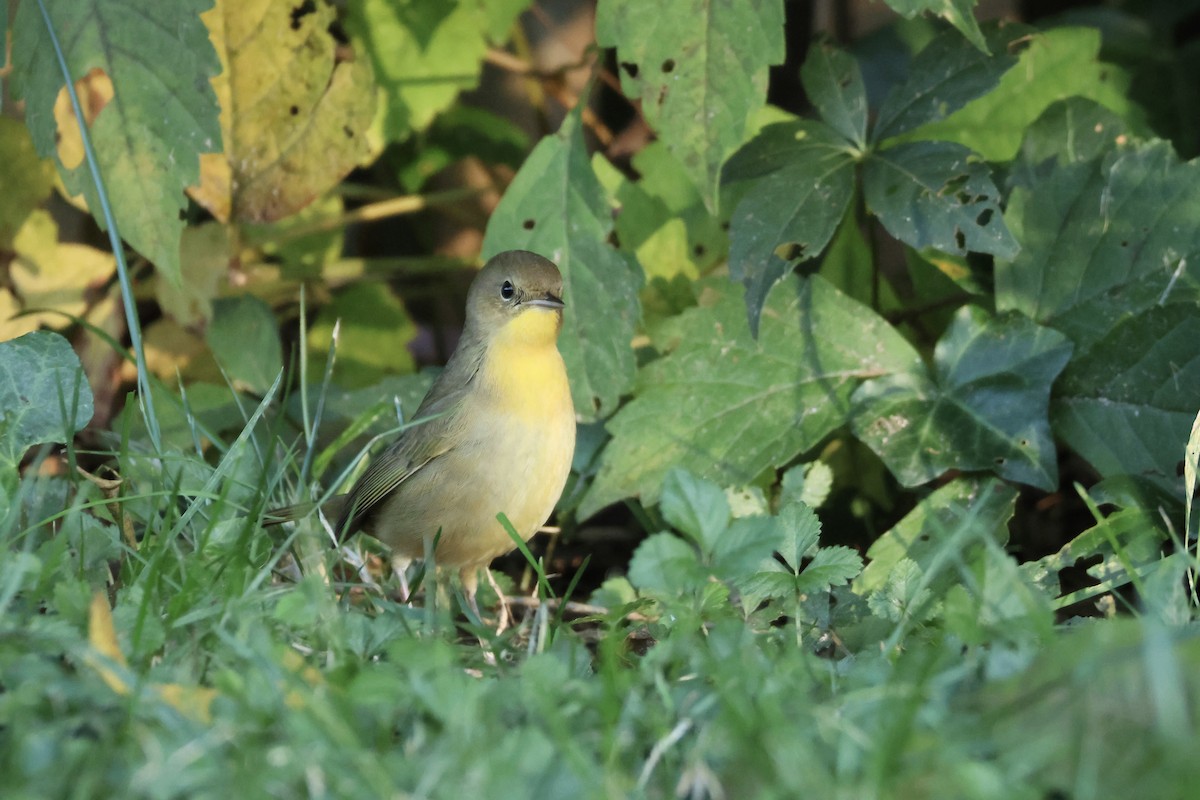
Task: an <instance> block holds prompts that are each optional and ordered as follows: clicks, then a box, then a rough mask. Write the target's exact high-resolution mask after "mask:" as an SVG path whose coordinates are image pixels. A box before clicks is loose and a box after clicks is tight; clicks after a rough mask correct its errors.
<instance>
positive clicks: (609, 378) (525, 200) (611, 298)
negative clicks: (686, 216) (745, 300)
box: [483, 106, 642, 420]
mask: <svg viewBox="0 0 1200 800" xmlns="http://www.w3.org/2000/svg"><path fill="white" fill-rule="evenodd" d="M581 110H582V106H577V107H576V109H575V111H573V112H572V113H571V114H569V115H568V116H567V118H566V119H565V120H563V124H562V127H561V128H559V131H558V133H557V134H556V135H554V136H548V137H546V138H545V139H543V140H542V141H541V142H540V143H539V144H538V146H537V147H535V148H534V149H533V152H532V153H530V154H529V158H527V159H526V160H525V164H524V165H523V166H522V167H521V170H520V172H518V173H517V177H516V178H514V179H513V182H512V184H511V185H510V186H509V187H508V191H507V192H506V193H505V195H504V199H503V200H501V201H500V205H498V206H497V207H496V211H495V212H494V213H493V214H492V218H491V220H490V221H489V222H488V229H487V235H486V236H485V237H484V241H483V254H484V256H485V257H491V256H493V255H495V254H496V253H499V252H501V251H504V250H532V251H533V252H535V253H539V254H541V255H543V256H545V257H546V258H549V259H550V260H551V261H553V262H555V263H556V264H558V267H559V269H560V270H562V273H563V295H564V297H563V299H564V300H565V301H566V303H567V310H566V313H565V314H564V315H563V330H562V334H561V336H559V340H558V345H559V349H560V350H561V351H562V354H563V359H564V360H565V361H566V362H567V373H568V374H569V375H570V378H571V395H572V397H573V398H574V400H575V410H576V412H577V413H578V414H579V415H580V416H581V417H582V418H584V419H585V420H593V419H597V418H600V417H604V416H607V415H608V414H611V413H612V411H613V409H614V408H616V405H617V401H618V400H619V399H620V397H621V395H622V394H624V393H625V392H626V391H628V389H629V386H630V384H631V383H632V382H633V368H634V358H633V348H631V347H630V346H629V342H630V340H631V339H632V338H633V331H634V326H635V325H636V324H637V321H638V318H639V317H640V310H639V306H638V296H637V292H638V289H639V288H640V287H641V285H642V276H641V271H640V270H639V269H638V267H637V264H636V263H634V262H632V259H627V258H625V257H624V256H623V255H622V254H620V253H618V252H617V251H616V250H613V249H612V247H610V246H609V245H608V243H607V240H608V237H609V235H610V234H611V233H612V226H613V222H612V213H611V211H610V210H609V207H608V203H607V201H606V200H605V198H604V190H603V189H602V188H601V186H600V182H599V181H598V180H597V179H596V174H595V173H594V172H593V171H592V166H591V161H590V160H589V158H588V154H587V148H586V147H585V146H584V143H583V132H582V130H581V127H580V113H581Z"/></svg>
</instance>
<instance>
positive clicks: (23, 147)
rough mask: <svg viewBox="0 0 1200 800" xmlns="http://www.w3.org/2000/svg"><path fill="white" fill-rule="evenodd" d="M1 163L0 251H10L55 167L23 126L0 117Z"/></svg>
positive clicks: (51, 180)
mask: <svg viewBox="0 0 1200 800" xmlns="http://www.w3.org/2000/svg"><path fill="white" fill-rule="evenodd" d="M0 41H4V40H3V39H0ZM0 164H3V165H4V187H5V189H4V191H3V192H0V248H2V249H5V250H9V249H12V243H13V237H14V236H15V235H16V233H17V231H18V230H19V229H20V228H21V226H22V225H23V224H24V223H25V220H26V219H27V218H28V217H29V215H30V213H31V212H32V211H33V210H34V209H35V208H36V207H37V206H38V205H39V204H40V203H41V202H42V201H43V200H45V199H46V197H47V196H48V195H49V194H50V190H51V189H53V188H54V166H53V165H52V164H51V163H50V162H49V161H45V160H43V159H41V158H39V157H38V154H37V150H35V149H34V146H33V140H32V139H31V138H30V137H29V128H28V127H26V125H25V123H23V122H21V121H20V120H19V119H12V118H11V117H0Z"/></svg>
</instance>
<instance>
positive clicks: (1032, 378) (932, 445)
mask: <svg viewBox="0 0 1200 800" xmlns="http://www.w3.org/2000/svg"><path fill="white" fill-rule="evenodd" d="M1070 356H1071V343H1070V341H1068V340H1067V338H1066V337H1065V336H1063V335H1062V334H1060V333H1059V332H1058V331H1055V330H1052V329H1050V328H1043V327H1040V326H1038V325H1036V324H1035V323H1033V322H1031V321H1030V320H1028V319H1026V318H1024V317H1021V316H1017V315H1010V316H1008V317H1004V318H996V319H991V318H989V317H988V315H987V313H986V312H985V311H983V310H981V309H979V308H976V307H974V306H965V307H963V308H962V309H960V310H959V312H958V313H957V314H956V315H955V317H954V321H953V322H952V323H951V324H950V327H949V328H948V329H947V331H946V333H945V335H943V337H942V338H941V340H940V341H939V342H938V344H937V348H936V349H935V351H934V376H933V379H932V380H931V379H930V378H929V377H928V375H927V374H926V373H925V372H924V371H921V372H919V373H916V374H912V373H910V374H906V375H895V376H887V377H884V378H880V379H877V380H873V381H868V382H867V383H865V384H863V386H862V388H860V389H859V390H858V391H857V392H856V393H855V395H854V403H855V421H854V432H855V435H857V436H858V438H859V439H860V440H862V441H863V442H864V443H865V444H867V445H868V446H869V447H870V448H871V449H872V450H874V451H875V452H876V453H877V454H878V455H879V457H880V458H882V459H883V461H884V463H886V464H887V465H888V468H889V469H890V470H891V471H892V474H893V475H895V476H896V478H897V479H898V480H899V481H900V482H901V483H902V484H904V485H905V486H918V485H920V484H922V483H927V482H929V481H931V480H933V479H934V478H937V477H938V476H940V475H941V474H943V473H944V472H946V471H948V470H951V469H958V470H963V471H978V470H988V469H990V470H993V471H994V472H995V473H996V474H997V475H999V476H1000V477H1002V478H1005V479H1007V480H1012V481H1018V482H1020V483H1028V484H1031V485H1033V486H1037V487H1038V488H1041V489H1045V490H1050V489H1053V488H1054V487H1055V486H1056V485H1057V483H1058V466H1057V457H1056V453H1055V449H1054V441H1053V439H1052V438H1051V435H1050V424H1049V419H1048V405H1049V401H1050V386H1051V384H1053V383H1054V379H1055V378H1056V377H1057V376H1058V373H1059V372H1061V371H1062V369H1063V367H1064V366H1066V363H1067V360H1068V359H1069V358H1070Z"/></svg>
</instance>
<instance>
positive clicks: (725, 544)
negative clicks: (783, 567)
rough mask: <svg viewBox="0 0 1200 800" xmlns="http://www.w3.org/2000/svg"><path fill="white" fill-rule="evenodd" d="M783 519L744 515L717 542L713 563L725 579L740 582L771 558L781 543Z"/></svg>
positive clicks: (711, 561)
mask: <svg viewBox="0 0 1200 800" xmlns="http://www.w3.org/2000/svg"><path fill="white" fill-rule="evenodd" d="M779 540H780V522H779V520H778V519H777V518H776V517H766V516H758V517H740V518H738V519H735V520H734V521H733V522H732V523H731V524H730V525H729V527H728V528H726V529H725V530H724V531H723V532H722V533H721V535H720V537H718V539H717V540H716V542H715V543H714V545H715V546H714V547H713V549H712V555H711V557H710V559H709V560H710V563H711V565H712V570H713V574H714V575H716V577H718V578H720V579H721V580H725V581H733V582H736V581H737V580H738V579H739V578H743V577H745V576H746V575H750V574H752V573H753V572H755V571H757V570H758V569H759V568H760V566H761V565H762V563H763V562H765V561H769V560H770V558H771V554H772V553H774V552H775V548H776V547H778V546H779Z"/></svg>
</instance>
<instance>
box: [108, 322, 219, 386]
mask: <svg viewBox="0 0 1200 800" xmlns="http://www.w3.org/2000/svg"><path fill="white" fill-rule="evenodd" d="M143 338H144V342H145V349H146V367H147V368H148V369H149V370H150V371H151V372H153V373H154V374H155V375H158V376H159V377H160V378H163V379H164V380H166V381H168V382H169V383H172V384H173V383H174V382H175V373H176V370H178V371H179V372H181V373H183V374H184V375H185V376H186V377H188V378H191V379H193V380H202V381H206V382H209V383H222V382H224V379H223V378H222V377H221V371H220V369H218V368H217V364H216V362H215V361H214V360H213V357H212V353H210V352H209V350H208V346H207V345H206V344H205V343H204V340H203V339H201V338H200V337H199V336H197V335H196V334H194V333H192V332H191V331H189V330H187V329H186V328H184V327H183V326H181V325H180V324H179V323H177V322H175V320H173V319H170V318H163V319H159V320H155V321H154V322H152V323H150V325H148V326H147V327H146V330H145V333H144V337H143ZM121 377H122V379H124V380H130V381H132V380H134V379H135V378H136V377H137V367H136V366H134V365H133V364H131V363H129V362H128V361H126V362H124V363H123V364H122V365H121Z"/></svg>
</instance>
